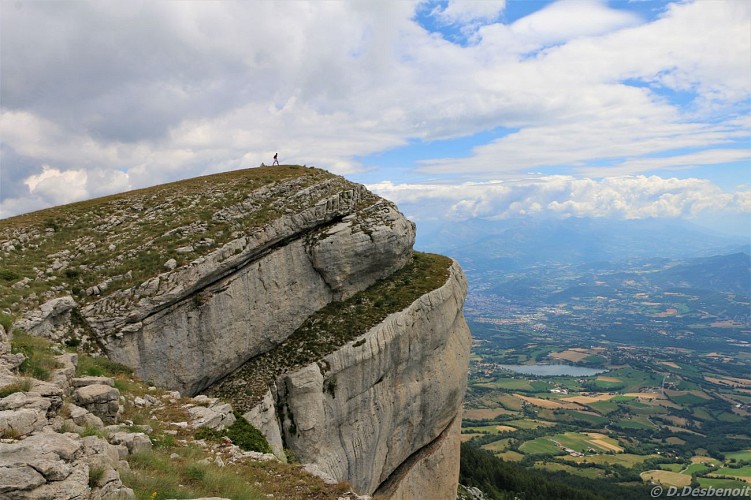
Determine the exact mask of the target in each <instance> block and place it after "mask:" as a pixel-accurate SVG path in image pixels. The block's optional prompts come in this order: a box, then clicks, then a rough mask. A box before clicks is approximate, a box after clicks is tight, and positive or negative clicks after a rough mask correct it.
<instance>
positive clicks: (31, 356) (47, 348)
mask: <svg viewBox="0 0 751 500" xmlns="http://www.w3.org/2000/svg"><path fill="white" fill-rule="evenodd" d="M11 351H12V352H13V353H23V355H24V356H26V359H25V360H24V362H23V363H21V366H19V368H18V371H19V372H20V373H22V374H23V375H26V376H29V377H34V378H37V379H40V380H48V379H49V378H50V375H51V374H52V371H53V370H55V369H56V368H59V367H60V363H58V362H57V361H56V360H55V356H56V355H57V354H58V353H57V352H55V350H54V349H53V344H52V343H51V342H50V341H49V340H47V339H44V338H41V337H34V336H32V335H29V334H28V333H25V332H23V331H21V330H16V331H15V332H14V333H13V340H12V341H11Z"/></svg>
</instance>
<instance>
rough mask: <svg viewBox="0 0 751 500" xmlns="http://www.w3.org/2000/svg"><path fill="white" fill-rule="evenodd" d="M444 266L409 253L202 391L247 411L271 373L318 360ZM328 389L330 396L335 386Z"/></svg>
mask: <svg viewBox="0 0 751 500" xmlns="http://www.w3.org/2000/svg"><path fill="white" fill-rule="evenodd" d="M450 265H451V259H449V258H448V257H444V256H441V255H434V254H428V253H421V252H415V254H414V256H413V258H412V260H411V261H410V262H409V263H407V264H406V265H405V266H404V267H403V268H402V269H400V270H399V271H397V272H395V273H394V274H392V275H391V276H389V277H388V278H385V279H382V280H380V281H378V282H376V283H375V284H374V285H372V286H370V287H369V288H368V289H367V290H364V291H362V292H359V293H357V294H355V295H354V296H352V297H351V298H349V299H348V300H345V301H343V302H334V303H331V304H329V305H327V306H326V307H324V308H323V309H321V310H319V311H318V312H316V313H315V314H313V315H312V316H311V317H309V318H308V319H307V320H306V321H305V323H303V325H302V326H301V327H300V328H298V329H297V330H296V331H295V332H294V333H293V334H292V335H290V336H289V337H288V338H287V339H286V340H285V341H284V342H283V343H282V344H280V345H279V346H277V347H276V348H274V349H272V350H271V351H268V352H266V353H264V354H262V355H260V356H257V357H255V358H253V359H251V360H250V361H248V362H247V363H245V364H244V365H243V366H242V367H240V368H239V369H238V370H236V371H235V372H234V373H232V374H231V375H229V376H228V377H227V378H225V379H224V380H222V381H221V382H219V383H218V384H215V385H214V386H212V387H210V388H209V389H208V390H207V391H206V393H207V394H209V395H213V396H217V397H221V398H223V399H226V400H228V401H230V402H231V403H232V406H233V407H234V408H235V409H236V410H238V411H241V412H244V411H247V410H249V409H250V408H252V407H253V406H254V405H255V404H256V403H257V402H258V401H259V400H260V398H261V397H262V396H263V394H264V393H265V392H266V390H267V388H268V386H269V385H270V383H271V382H272V381H273V380H275V379H276V377H277V376H279V375H281V374H282V373H286V372H289V371H292V370H294V369H297V368H301V367H303V366H306V365H308V364H310V363H313V362H316V361H319V360H321V359H322V358H323V357H325V356H326V355H327V354H329V353H331V352H333V351H335V350H336V349H338V348H339V347H341V346H343V345H344V344H346V343H347V342H350V341H352V340H354V339H356V338H357V337H359V336H361V335H363V334H365V333H366V332H367V331H368V330H370V328H372V327H373V326H375V325H377V324H378V323H380V322H381V321H383V320H384V319H385V318H386V317H387V316H388V315H389V314H392V313H395V312H397V311H401V310H403V309H405V308H407V307H408V306H409V305H410V304H412V302H414V301H415V300H417V299H418V298H420V297H421V296H422V295H424V294H426V293H428V292H430V291H432V290H435V289H437V288H440V287H441V286H442V285H444V284H445V283H446V280H447V279H448V268H449V266H450ZM330 389H331V391H332V392H333V394H332V396H333V397H336V393H335V388H334V387H330Z"/></svg>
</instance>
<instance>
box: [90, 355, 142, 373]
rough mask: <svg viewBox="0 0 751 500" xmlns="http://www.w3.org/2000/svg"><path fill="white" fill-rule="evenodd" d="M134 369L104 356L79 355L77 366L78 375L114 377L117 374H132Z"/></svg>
mask: <svg viewBox="0 0 751 500" xmlns="http://www.w3.org/2000/svg"><path fill="white" fill-rule="evenodd" d="M132 374H133V370H132V369H131V368H129V367H127V366H125V365H122V364H120V363H115V362H114V361H110V360H109V359H108V358H106V357H104V356H87V355H80V356H79V357H78V365H77V366H76V376H77V377H84V376H90V377H114V376H116V375H132Z"/></svg>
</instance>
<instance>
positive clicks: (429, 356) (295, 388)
mask: <svg viewBox="0 0 751 500" xmlns="http://www.w3.org/2000/svg"><path fill="white" fill-rule="evenodd" d="M293 169H294V170H293ZM229 177H231V178H230V181H226V182H228V183H229V184H222V185H219V184H216V185H212V181H211V180H210V178H206V179H207V180H203V179H198V180H192V181H191V182H192V184H190V187H188V186H186V187H185V188H184V189H183V188H182V187H181V185H180V183H176V184H174V185H170V187H169V188H168V189H167V188H165V189H166V191H165V192H166V193H168V195H165V198H166V201H163V202H160V203H157V202H156V201H154V200H158V199H160V197H159V196H158V195H156V194H151V193H148V192H147V193H141V194H138V195H133V198H132V199H129V198H127V196H126V197H124V198H123V199H115V201H113V202H111V204H110V205H108V207H110V208H112V206H115V208H114V209H113V210H114V212H113V213H111V214H108V215H103V216H102V217H101V220H98V221H97V225H96V226H95V227H93V228H92V229H91V231H92V234H95V235H96V237H95V238H93V237H92V236H91V235H90V234H88V233H87V232H82V233H80V234H78V233H76V236H75V238H73V237H71V238H73V239H71V240H70V241H67V240H65V241H66V243H65V246H66V248H56V251H55V252H52V253H50V254H49V255H48V256H47V263H46V264H44V265H46V266H47V267H46V269H45V267H44V265H40V268H34V270H35V273H36V276H35V277H34V276H25V277H22V276H20V275H19V276H18V278H21V279H20V280H19V281H18V282H17V283H16V284H17V285H18V286H17V287H15V285H14V287H15V288H13V291H12V292H11V293H12V295H11V296H12V297H15V298H16V299H14V300H17V301H16V302H15V303H13V307H14V308H16V309H15V310H14V311H16V310H19V311H20V313H21V314H19V317H20V318H21V319H20V321H18V322H17V326H22V327H24V328H25V329H26V330H27V331H29V332H30V333H33V334H35V335H41V336H46V337H48V338H51V339H54V340H56V341H58V342H65V343H67V344H68V345H81V346H83V347H85V348H87V349H94V350H98V351H99V352H100V353H105V354H106V355H107V356H108V357H109V358H110V359H112V360H114V361H117V362H120V363H122V364H125V365H128V366H130V367H131V368H133V369H134V370H135V372H136V373H137V375H138V376H139V377H140V378H141V379H143V380H147V381H149V382H150V383H153V384H155V385H158V386H161V387H163V388H167V389H172V390H177V391H179V392H180V393H183V394H190V395H195V394H197V393H199V392H201V391H204V390H206V389H207V388H209V387H210V386H211V385H212V384H215V385H216V384H217V383H221V381H222V379H223V378H225V377H227V376H228V375H230V374H231V373H232V372H234V371H236V370H237V369H238V368H240V367H241V366H247V363H248V362H249V361H252V360H258V359H264V358H263V357H264V356H265V355H267V354H268V353H269V352H271V351H273V350H274V349H276V348H277V347H280V346H282V347H284V346H286V345H288V344H287V342H288V339H294V338H297V336H299V333H298V334H296V331H305V330H300V329H301V325H303V323H305V322H306V321H307V320H308V319H309V318H311V317H312V316H313V315H314V314H315V313H317V312H319V311H321V310H322V309H324V308H325V307H326V306H327V305H328V304H331V303H339V302H341V301H345V300H346V299H349V298H350V297H351V298H352V301H354V300H356V299H357V300H360V299H359V298H358V297H361V294H360V293H359V292H361V291H363V290H365V289H368V288H369V287H371V286H372V285H374V284H375V283H376V282H379V283H384V282H386V281H379V280H384V279H385V280H388V279H391V280H392V283H396V282H395V281H393V280H394V276H397V275H398V274H400V272H399V271H400V270H402V271H403V269H402V268H404V269H407V268H410V266H406V264H407V263H410V262H418V259H417V258H415V259H413V251H412V246H413V244H414V241H415V226H414V224H413V223H412V222H410V221H408V220H407V219H406V218H405V217H404V216H403V215H402V214H401V213H400V212H399V211H398V209H397V208H396V206H394V204H392V203H391V202H389V201H387V200H384V199H381V198H378V197H377V196H375V195H373V194H372V193H370V192H369V191H367V189H365V187H363V186H361V185H357V184H353V183H351V182H348V181H346V180H344V179H343V178H341V177H337V176H333V175H331V174H328V173H326V172H324V171H321V170H318V169H303V168H301V167H290V169H289V170H288V169H285V168H280V169H276V170H271V169H270V170H264V169H256V170H254V171H249V172H247V173H233V174H232V176H229V175H228V178H229ZM277 177H278V178H277ZM269 179H271V180H269ZM217 182H218V181H217ZM222 182H225V181H222ZM230 185H231V186H233V187H232V189H235V188H237V189H240V187H242V186H251V187H250V188H247V189H248V191H241V192H237V193H233V192H231V191H228V190H227V189H226V187H225V186H230ZM238 186H239V187H238ZM243 189H245V188H243ZM191 190H193V191H191ZM183 191H185V192H190V193H192V194H190V196H188V195H185V193H184V192H183ZM191 196H192V198H191ZM222 202H224V203H223V204H222ZM103 203H104V202H103ZM206 203H208V205H207V206H209V207H210V208H204V204H206ZM150 204H151V205H150ZM181 210H187V211H190V210H196V211H199V210H203V212H202V215H201V217H200V218H196V219H195V220H192V219H189V220H190V222H186V217H185V216H183V215H181V212H180V211H181ZM160 211H161V212H160ZM162 213H163V214H164V215H163V216H161V215H160V214H162ZM77 214H78V215H77V216H76V218H75V220H73V219H71V220H70V221H67V222H66V221H65V220H63V219H55V220H53V221H52V225H53V227H47V228H46V229H43V228H39V227H37V228H35V229H32V230H29V231H25V232H24V231H21V230H18V229H12V230H10V231H5V232H3V231H2V230H0V252H4V255H15V253H19V252H20V253H22V252H23V251H24V249H25V247H24V245H33V246H34V248H35V249H37V248H39V247H42V246H43V245H44V244H45V243H47V242H53V241H57V240H55V238H54V237H55V235H56V232H57V229H56V227H57V226H58V225H63V226H64V227H69V228H73V227H81V226H82V225H83V224H84V221H93V220H95V219H96V218H95V217H92V216H91V215H90V214H89V213H88V212H85V213H84V212H77ZM168 214H169V216H170V217H174V218H177V219H179V220H181V221H182V222H181V225H180V226H179V227H167V226H165V223H164V220H165V219H166V218H167V215H168ZM160 217H161V218H160ZM142 222H143V223H142ZM151 226H155V228H154V229H153V230H152V229H150V228H151ZM0 229H2V228H0ZM71 230H72V229H71ZM123 234H126V235H128V234H129V235H130V238H131V239H133V238H143V239H144V241H139V242H137V243H134V242H133V241H127V240H126V237H125V236H123ZM3 238H5V239H3ZM63 239H64V237H63V236H61V237H60V238H59V239H58V240H59V241H63ZM59 241H58V244H59ZM98 251H101V252H103V254H104V255H106V257H101V258H91V256H92V255H94V254H95V253H96V252H98ZM141 257H143V258H141ZM434 257H435V256H434ZM139 259H140V260H139ZM440 259H443V260H444V261H445V262H446V264H445V265H443V264H442V267H441V271H442V273H443V272H445V271H446V267H447V266H449V264H448V260H447V259H445V258H440ZM101 261H104V262H105V263H104V264H96V262H101ZM126 263H138V264H139V265H142V266H143V268H142V269H138V268H131V269H128V267H127V266H126V265H125V264H126ZM410 265H411V264H410ZM108 266H109V267H112V268H116V271H109V270H108V269H109V268H108ZM415 269H417V267H415ZM98 273H102V274H103V276H98ZM442 273H441V274H436V275H435V276H438V278H436V279H435V280H434V281H431V282H430V284H429V287H426V288H416V289H415V290H417V291H416V292H412V293H414V294H413V295H406V297H408V298H407V299H405V300H404V302H399V306H398V308H394V309H381V305H376V302H379V303H380V302H384V303H388V302H389V301H391V300H392V299H393V297H391V298H389V297H383V298H382V299H383V300H382V301H381V300H376V299H373V300H371V299H368V300H371V301H370V302H368V300H366V301H365V302H358V303H355V304H352V305H351V310H352V311H356V310H358V308H361V307H362V308H365V309H367V308H373V309H372V310H374V311H375V310H378V311H384V312H383V314H382V315H381V316H378V319H377V320H376V321H373V322H367V323H363V325H362V329H360V330H357V329H354V328H351V329H350V330H349V331H352V332H355V333H353V334H352V335H351V336H349V337H348V336H347V335H343V336H342V337H341V338H342V339H344V340H342V341H341V342H338V341H337V342H334V341H332V342H330V343H329V341H328V340H326V342H324V343H325V344H326V346H325V347H321V346H319V345H317V347H315V349H314V350H312V351H310V350H308V346H298V347H297V348H295V349H297V350H295V349H293V350H292V351H294V352H291V351H290V352H289V354H290V357H294V359H295V361H294V362H291V363H290V364H289V365H285V364H284V363H280V365H283V366H282V368H283V369H282V370H281V371H278V370H277V369H278V368H279V365H274V370H268V371H266V372H264V378H260V377H259V378H258V379H257V380H262V382H261V383H260V387H262V388H263V389H262V391H261V392H258V393H255V394H257V395H258V397H257V398H256V399H254V400H253V401H254V402H253V403H252V404H251V403H248V404H247V405H244V404H243V405H241V407H242V411H243V412H244V415H243V416H244V418H245V419H246V420H248V421H249V422H251V423H252V424H254V425H255V426H256V427H257V428H259V429H260V430H261V432H262V433H263V434H264V435H265V436H266V438H267V440H268V442H269V444H270V445H271V447H272V449H273V451H274V455H275V456H276V457H277V458H279V459H280V460H284V459H285V455H286V454H285V451H286V450H285V449H288V450H289V451H291V453H292V454H293V455H294V456H295V457H296V458H297V459H299V460H300V461H301V462H302V463H303V464H305V468H306V470H309V471H312V472H313V473H315V474H317V475H319V476H320V477H321V478H324V479H326V480H329V481H348V482H350V483H351V484H352V486H353V488H354V490H355V491H356V492H357V493H359V494H366V495H372V494H376V495H381V496H385V497H389V498H404V499H406V498H415V497H423V498H424V497H426V495H427V496H428V497H430V498H452V497H453V496H454V495H455V492H456V487H457V485H458V472H459V470H458V467H459V456H458V454H459V432H460V423H461V407H462V400H463V397H464V392H465V389H466V376H467V368H468V359H469V350H470V337H469V330H468V328H467V325H466V323H465V321H464V317H463V313H462V307H463V302H464V297H465V294H466V286H467V284H466V279H465V277H464V274H463V273H462V271H461V268H460V267H459V265H458V264H457V263H456V262H453V263H451V264H450V268H449V270H448V272H447V278H446V279H445V281H443V278H442V276H443V274H442ZM84 277H85V278H86V279H84ZM13 279H16V277H14V278H13ZM41 282H44V283H45V285H44V286H47V287H48V289H46V290H44V291H40V292H39V294H40V295H37V292H33V293H31V292H29V290H30V287H31V286H32V285H36V286H37V289H38V290H42V287H41V284H40V283H41ZM69 282H72V283H73V284H72V285H71V283H69ZM58 283H59V284H58ZM399 283H401V282H399ZM401 284H402V285H404V286H405V287H406V288H409V287H410V286H411V285H410V284H409V283H406V284H405V283H401ZM420 294H423V295H421V296H420ZM415 297H417V298H416V300H415ZM42 299H43V300H42ZM410 301H412V302H411V303H410ZM407 304H409V305H407ZM28 305H34V307H29V306H28ZM405 306H406V307H405ZM332 307H333V308H334V310H336V308H337V307H343V306H341V305H340V304H333V305H332ZM346 307H350V306H346ZM384 307H385V306H384ZM399 309H401V310H399ZM389 313H391V314H389ZM387 314H389V315H388V316H386V315H387ZM372 317H375V316H372ZM384 317H385V319H383V318H384ZM348 321H351V320H348ZM355 321H356V320H355ZM0 328H1V327H0ZM343 328H344V329H345V330H347V328H348V327H347V326H344V327H343ZM331 331H332V332H333V331H334V330H331ZM336 331H337V332H338V330H336ZM362 332H365V333H362ZM2 333H3V332H2V331H0V334H2ZM337 335H338V333H337ZM355 336H357V338H354V340H351V339H352V338H353V337H355ZM324 337H326V336H325V335H321V338H324ZM332 337H333V336H332ZM326 338H327V337H326ZM348 339H350V340H348ZM306 342H307V340H306ZM319 349H321V350H319ZM276 351H277V352H282V351H283V349H281V348H279V349H276ZM303 351H304V354H305V356H307V355H308V354H309V353H310V352H313V353H314V357H313V358H310V357H305V356H303V357H300V356H297V355H298V354H301V353H303ZM284 352H285V353H287V351H284ZM0 355H3V356H6V357H7V358H8V359H9V361H13V359H11V358H12V356H13V355H10V354H7V352H2V351H0ZM285 355H286V354H285ZM275 359H278V358H275ZM300 359H302V361H300ZM311 359H315V361H313V362H311ZM60 361H61V363H63V365H64V366H66V368H64V369H63V368H61V370H65V371H64V372H62V371H61V372H60V373H56V374H53V377H52V380H53V381H54V383H53V384H48V385H51V386H53V387H55V389H54V390H53V389H51V388H50V387H47V386H44V387H42V386H39V387H35V388H34V389H35V390H36V392H28V393H26V395H25V396H23V398H25V399H24V400H23V401H21V399H23V398H22V397H20V396H17V397H15V399H14V398H11V399H8V398H5V399H6V400H8V401H7V402H6V403H5V404H9V405H10V404H12V405H16V406H15V407H14V408H13V412H14V414H13V415H10V414H7V415H6V414H4V413H3V411H2V410H0V424H2V422H4V420H3V418H5V419H6V420H5V422H6V423H5V424H2V425H5V426H6V427H7V428H10V429H15V428H16V427H18V428H19V429H23V435H24V436H31V437H33V436H35V435H37V434H36V433H39V432H43V431H44V430H45V429H46V428H47V427H49V426H51V425H52V423H51V420H50V419H51V418H57V420H56V422H57V424H56V425H58V427H59V425H60V423H61V422H60V419H59V418H58V417H54V415H56V414H57V413H58V410H59V408H60V404H61V403H60V402H61V401H62V400H61V399H60V394H55V390H58V391H60V392H61V393H62V392H65V393H68V394H71V395H72V396H71V397H72V401H73V403H75V404H72V403H69V404H68V406H67V407H66V408H67V412H68V413H69V418H68V419H67V420H66V421H65V422H66V425H68V426H70V427H72V428H82V427H84V426H94V427H97V428H98V427H101V426H102V425H105V424H112V423H115V422H117V421H118V418H119V413H120V409H119V400H120V394H119V393H118V392H117V389H115V388H114V387H112V386H111V384H108V383H106V382H104V381H101V380H84V381H82V380H79V379H73V378H72V376H71V374H72V372H71V370H70V368H71V366H73V365H74V364H75V360H74V359H68V360H67V362H66V361H65V360H64V359H62V358H61V360H60ZM18 362H19V363H20V361H18ZM275 363H276V361H275ZM237 373H240V372H237ZM243 373H244V375H243V376H250V377H253V376H254V375H253V374H252V373H251V374H248V373H246V372H243ZM2 375H3V374H2V373H0V378H1V376H2ZM266 377H268V378H266ZM267 387H268V391H267V392H266V394H265V396H263V397H262V394H263V391H266V388H267ZM208 393H209V394H212V393H211V392H210V391H208ZM148 397H149V396H148V395H145V396H144V397H143V398H141V397H139V398H137V399H136V400H135V402H134V404H136V405H139V406H140V405H144V406H148V405H152V404H155V403H154V401H150V400H149V399H147V398H148ZM55 398H57V399H55ZM16 399H18V401H16ZM152 399H153V398H152ZM46 402H48V403H49V405H48V406H45V404H46ZM246 402H247V401H246ZM252 405H255V406H254V407H251V406H252ZM233 406H234V402H233ZM237 408H238V406H235V409H237ZM187 411H188V414H189V415H190V419H191V420H192V424H188V423H187V422H185V423H184V424H185V425H186V426H188V425H193V426H206V427H209V428H214V429H221V428H224V427H226V426H228V425H230V424H231V423H232V421H233V420H234V419H235V418H236V417H235V414H233V412H232V407H230V406H229V405H226V404H225V403H224V402H222V401H219V400H216V399H213V398H206V397H205V396H198V398H196V400H195V402H194V403H191V406H190V407H189V408H187ZM9 418H10V419H11V420H13V419H15V420H13V421H12V422H10V420H8V419H9ZM14 432H15V430H14ZM19 432H20V431H19ZM120 434H122V435H119V434H117V433H115V434H114V435H111V436H110V444H109V445H108V446H119V447H120V448H119V449H120V450H121V451H122V450H128V451H129V452H133V451H134V450H136V449H139V447H140V446H141V445H146V442H145V441H143V439H141V438H135V437H134V436H132V435H127V434H126V433H120ZM69 438H70V439H73V440H75V439H74V438H73V437H69ZM26 439H30V438H29V437H26ZM139 439H140V441H139ZM145 439H146V440H148V437H147V436H145ZM142 441H143V442H142ZM77 443H78V441H77ZM112 443H114V444H112ZM79 444H80V446H79V448H80V449H84V448H85V446H84V443H79ZM92 446H93V444H92ZM79 448H77V449H79ZM14 450H15V448H14ZM11 452H13V453H20V452H18V451H17V450H16V451H13V450H11ZM76 453H78V452H76ZM103 453H105V454H106V453H107V451H106V450H104V451H103ZM81 456H83V455H81ZM270 457H271V455H269V456H268V457H267V458H270ZM75 460H78V458H75ZM75 460H73V461H70V460H68V461H67V462H66V464H67V465H60V466H59V467H58V469H61V470H63V469H64V471H66V473H67V471H70V473H69V474H68V476H70V477H77V476H76V475H75V474H78V475H81V474H83V472H84V471H85V468H82V467H83V466H79V465H77V464H78V462H76V461H75ZM79 461H80V460H79ZM0 466H2V464H0ZM27 466H28V463H27V464H26V465H24V464H21V465H19V466H18V467H16V466H15V465H14V466H13V467H15V468H14V469H13V471H12V481H11V482H13V481H15V482H14V483H13V484H16V483H18V484H21V483H22V482H23V485H22V488H21V489H19V487H18V486H17V485H16V486H12V488H15V489H14V490H13V491H16V490H17V491H27V492H31V491H37V489H38V488H43V487H45V485H46V484H47V483H49V482H50V481H53V480H54V481H58V479H56V478H57V477H58V476H60V474H58V472H51V473H50V475H49V477H47V475H45V473H44V471H43V470H42V469H40V468H35V467H33V466H28V467H27ZM24 467H26V468H24ZM29 467H31V468H30V469H29ZM77 467H78V468H77ZM27 469H28V470H27ZM9 477H10V476H9ZM66 477H67V476H66ZM66 480H67V479H66ZM42 481H44V483H43V482H42ZM37 483H38V484H37ZM75 484H76V485H78V482H75ZM113 484H114V483H113ZM118 484H119V483H118ZM76 487H77V486H76ZM118 487H119V486H118ZM8 488H11V487H10V486H9V487H8ZM5 491H11V489H7V490H5ZM24 494H25V493H24ZM21 497H22V496H21ZM21 497H19V498H21Z"/></svg>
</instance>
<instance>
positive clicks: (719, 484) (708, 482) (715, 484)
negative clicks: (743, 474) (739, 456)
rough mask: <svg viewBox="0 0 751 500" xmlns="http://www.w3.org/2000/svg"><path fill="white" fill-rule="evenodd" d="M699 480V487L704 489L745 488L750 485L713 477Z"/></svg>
mask: <svg viewBox="0 0 751 500" xmlns="http://www.w3.org/2000/svg"><path fill="white" fill-rule="evenodd" d="M698 479H699V486H701V487H702V488H709V487H710V486H711V487H712V488H730V489H733V488H743V487H745V486H747V485H748V483H744V482H743V481H734V480H732V479H715V478H712V477H700V478H698Z"/></svg>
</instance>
